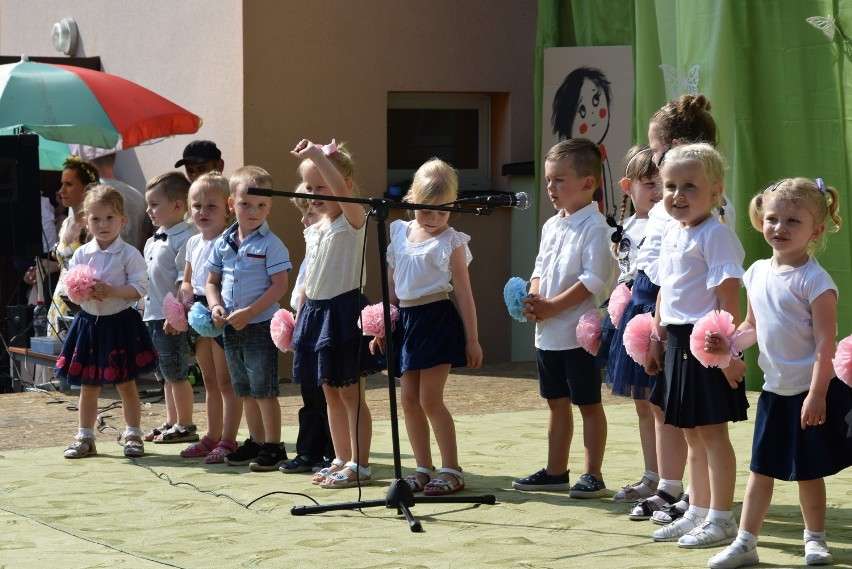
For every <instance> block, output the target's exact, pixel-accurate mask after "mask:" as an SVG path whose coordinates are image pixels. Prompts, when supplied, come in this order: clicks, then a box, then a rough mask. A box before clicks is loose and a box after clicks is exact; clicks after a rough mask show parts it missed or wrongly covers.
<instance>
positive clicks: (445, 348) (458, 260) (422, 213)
mask: <svg viewBox="0 0 852 569" xmlns="http://www.w3.org/2000/svg"><path fill="white" fill-rule="evenodd" d="M457 194H458V175H457V174H456V171H455V170H454V169H453V168H452V166H450V165H449V164H447V163H446V162H443V161H441V160H439V159H437V158H433V159H432V160H429V161H428V162H426V163H425V164H423V165H422V166H421V167H420V168H419V169H418V170H417V172H416V173H415V174H414V179H413V181H412V182H411V189H410V190H409V191H408V195H407V196H406V201H408V202H410V203H415V204H428V205H440V204H445V203H450V202H452V201H455V199H456V196H457ZM449 219H450V212H449V211H437V210H425V209H424V210H420V209H418V210H415V211H414V221H409V222H405V221H394V222H393V223H392V224H391V228H390V233H391V244H390V246H389V247H388V266H389V267H390V272H389V280H390V282H391V284H392V286H391V290H392V293H391V302H393V303H394V304H396V303H398V304H399V310H400V312H399V326H398V328H397V333H396V334H394V342H395V344H394V355H395V358H394V361H395V362H396V364H397V370H396V371H395V374H396V376H397V377H400V376H401V377H402V380H401V381H400V386H401V390H402V407H403V410H404V411H405V427H406V430H407V431H408V438H409V440H410V441H411V447H412V449H413V450H414V459H415V460H416V462H417V467H416V468H415V470H414V474H412V475H411V476H408V477H406V479H405V480H406V482H408V484H409V485H410V486H411V489H412V491H414V492H421V491H422V492H424V493H425V494H426V495H427V496H443V495H447V494H452V493H454V492H458V491H459V490H463V489H464V474H463V473H462V469H461V467H460V466H459V462H458V450H457V447H456V429H455V424H454V423H453V416H452V415H451V414H450V411H449V409H447V406H446V405H445V403H444V387H445V386H446V383H447V376H448V375H449V373H450V368H451V367H461V366H464V365H467V367H470V368H474V369H475V368H478V367H480V366H481V365H482V348H481V347H480V345H479V340H478V332H477V326H476V306H475V305H474V302H473V293H472V291H471V288H470V276H469V275H468V271H467V266H468V264H469V263H470V261H471V260H472V256H471V254H470V250H469V249H468V246H467V244H468V242H469V241H470V237H468V236H467V235H465V234H464V233H459V232H458V231H456V230H455V229H453V228H452V227H450V226H449V225H448V222H449ZM451 281H452V284H451ZM453 290H454V291H455V297H456V299H457V301H458V303H459V309H460V310H456V307H455V305H454V304H453V303H452V301H450V300H449V298H448V296H447V293H448V292H450V291H453ZM459 314H461V317H459ZM382 340H383V338H376V339H374V340H373V344H372V345H371V347H376V348H380V349H383V344H384V342H383V341H382ZM430 424H431V425H432V429H433V430H434V431H435V440H436V441H437V443H438V449H439V450H440V451H441V469H440V470H439V471H438V476H437V477H436V478H432V472H433V470H434V467H433V466H432V451H431V448H430V446H429V425H430Z"/></svg>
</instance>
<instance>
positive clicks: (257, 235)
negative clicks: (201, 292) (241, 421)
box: [206, 166, 291, 472]
mask: <svg viewBox="0 0 852 569" xmlns="http://www.w3.org/2000/svg"><path fill="white" fill-rule="evenodd" d="M230 186H231V196H230V197H229V198H228V207H230V208H231V209H232V210H233V211H234V214H235V215H236V218H237V222H236V223H235V224H233V225H232V226H231V227H229V228H228V229H227V230H225V233H223V234H222V235H221V236H219V237H218V238H217V239H216V241H215V243H214V244H213V251H212V253H211V255H210V258H209V260H208V261H207V268H208V269H209V271H210V273H209V275H208V276H207V286H206V291H207V301H208V302H209V303H210V310H211V312H212V317H213V323H214V324H215V325H216V327H217V328H221V327H223V326H225V324H229V326H227V327H226V328H225V338H224V340H225V358H226V359H227V361H228V369H229V370H230V372H231V383H232V384H233V386H234V393H235V394H236V396H237V397H239V398H241V399H242V403H243V408H244V410H245V415H246V423H247V424H248V430H249V438H248V439H247V440H246V441H245V443H243V444H242V445H241V446H240V447H239V448H237V450H236V451H234V452H232V453H231V454H229V455H227V456H226V457H225V462H226V463H227V464H229V465H232V466H241V465H245V464H248V465H249V468H250V469H251V470H252V471H254V472H267V471H273V470H278V467H279V466H281V465H282V464H284V461H286V460H287V453H286V452H285V451H284V445H283V443H281V406H280V405H279V403H278V393H279V389H278V348H276V347H275V344H274V343H273V341H272V336H270V333H269V325H270V322H271V320H272V316H273V315H274V314H275V311H276V310H278V299H279V298H281V297H282V296H283V295H284V293H285V292H287V271H289V270H290V267H291V265H290V254H289V253H288V251H287V248H286V247H285V246H284V244H283V243H282V242H281V240H280V239H278V237H276V236H275V234H273V233H272V232H271V231H270V230H269V224H268V223H267V222H266V218H267V216H268V215H269V210H270V209H271V208H272V200H271V198H270V197H269V196H255V195H252V194H249V193H248V188H267V189H271V188H272V177H271V176H270V175H269V174H268V173H267V172H266V170H264V169H263V168H259V167H257V166H243V167H242V168H240V169H239V170H237V171H236V172H234V174H233V175H232V176H231V179H230Z"/></svg>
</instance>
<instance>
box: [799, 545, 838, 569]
mask: <svg viewBox="0 0 852 569" xmlns="http://www.w3.org/2000/svg"><path fill="white" fill-rule="evenodd" d="M832 560H833V559H832V557H831V552H830V551H829V550H828V546H827V545H826V544H825V540H822V539H812V540H810V541H806V542H805V563H807V564H808V565H828V564H829V563H831V562H832Z"/></svg>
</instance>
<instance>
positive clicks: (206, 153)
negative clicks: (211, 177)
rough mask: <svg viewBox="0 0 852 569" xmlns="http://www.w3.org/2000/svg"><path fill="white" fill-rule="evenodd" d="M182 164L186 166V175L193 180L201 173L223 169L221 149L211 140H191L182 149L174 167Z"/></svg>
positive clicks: (221, 170) (220, 171)
mask: <svg viewBox="0 0 852 569" xmlns="http://www.w3.org/2000/svg"><path fill="white" fill-rule="evenodd" d="M181 166H183V167H184V168H186V177H187V178H189V181H190V182H194V181H195V180H196V179H197V178H198V177H199V176H201V175H202V174H206V173H207V172H219V173H220V174H221V173H222V172H223V171H224V170H225V161H224V160H222V151H221V150H219V147H218V146H216V143H215V142H213V141H211V140H193V141H192V142H190V143H189V144H187V145H186V147H185V148H184V149H183V158H181V159H180V160H178V161H177V162H175V168H180V167H181Z"/></svg>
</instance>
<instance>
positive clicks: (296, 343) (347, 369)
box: [293, 289, 382, 387]
mask: <svg viewBox="0 0 852 569" xmlns="http://www.w3.org/2000/svg"><path fill="white" fill-rule="evenodd" d="M368 304H369V301H368V300H367V297H366V296H364V295H363V294H361V292H360V291H359V290H358V289H353V290H351V291H349V292H344V293H343V294H340V295H338V296H335V297H334V298H330V299H327V300H312V299H310V298H309V299H307V300H306V301H305V303H304V304H303V305H302V307H301V308H300V310H299V319H298V320H297V321H296V328H295V329H294V330H293V383H307V384H314V385H322V384H324V383H327V384H328V385H330V386H332V387H346V386H348V385H352V384H354V383H357V382H358V381H359V379H360V378H362V377H365V376H367V375H370V374H373V373H377V372H378V371H381V369H382V368H381V366H380V365H379V362H378V360H377V359H376V357H375V356H373V355H372V354H371V353H370V340H371V339H372V338H371V337H369V336H363V335H362V333H361V328H359V327H358V318H359V316H360V314H361V309H362V308H364V307H365V306H367V305H368Z"/></svg>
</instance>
